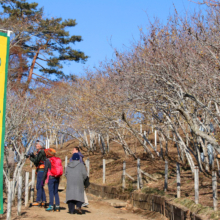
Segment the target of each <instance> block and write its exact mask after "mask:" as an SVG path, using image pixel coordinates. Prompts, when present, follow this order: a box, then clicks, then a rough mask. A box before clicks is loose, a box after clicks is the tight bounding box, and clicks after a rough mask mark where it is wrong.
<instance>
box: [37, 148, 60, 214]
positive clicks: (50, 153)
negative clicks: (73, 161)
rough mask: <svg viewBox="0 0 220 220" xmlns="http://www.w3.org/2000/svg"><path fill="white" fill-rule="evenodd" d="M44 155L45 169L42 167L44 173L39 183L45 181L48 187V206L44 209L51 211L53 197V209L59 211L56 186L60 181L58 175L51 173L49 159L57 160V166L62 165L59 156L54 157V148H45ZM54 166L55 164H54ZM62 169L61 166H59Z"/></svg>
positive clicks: (57, 186) (42, 183)
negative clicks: (45, 157)
mask: <svg viewBox="0 0 220 220" xmlns="http://www.w3.org/2000/svg"><path fill="white" fill-rule="evenodd" d="M46 156H47V159H46V161H45V169H44V175H43V178H42V182H41V185H42V186H43V185H44V183H45V181H46V183H48V189H49V197H50V201H49V207H48V208H47V209H46V211H48V212H50V211H53V201H54V197H55V211H57V212H59V211H60V199H59V194H58V188H59V182H60V176H54V175H52V173H51V168H52V165H51V161H54V160H55V161H58V165H57V167H58V166H60V165H61V167H62V161H61V160H60V158H57V157H55V156H56V150H54V149H52V148H49V149H47V150H46ZM55 166H56V164H55ZM61 169H62V168H61Z"/></svg>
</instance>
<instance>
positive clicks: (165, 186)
mask: <svg viewBox="0 0 220 220" xmlns="http://www.w3.org/2000/svg"><path fill="white" fill-rule="evenodd" d="M167 189H168V161H167V160H165V180H164V192H166V191H167Z"/></svg>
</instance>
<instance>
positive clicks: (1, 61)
mask: <svg viewBox="0 0 220 220" xmlns="http://www.w3.org/2000/svg"><path fill="white" fill-rule="evenodd" d="M9 41H10V38H9V37H8V36H7V34H6V33H0V214H3V165H4V136H5V111H6V87H7V72H8V56H9Z"/></svg>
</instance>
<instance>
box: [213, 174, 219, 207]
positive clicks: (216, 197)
mask: <svg viewBox="0 0 220 220" xmlns="http://www.w3.org/2000/svg"><path fill="white" fill-rule="evenodd" d="M212 190H213V208H214V211H217V210H218V195H217V175H216V171H212Z"/></svg>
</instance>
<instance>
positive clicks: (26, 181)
mask: <svg viewBox="0 0 220 220" xmlns="http://www.w3.org/2000/svg"><path fill="white" fill-rule="evenodd" d="M28 185H29V172H26V176H25V207H27V206H28V188H29V187H28Z"/></svg>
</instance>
